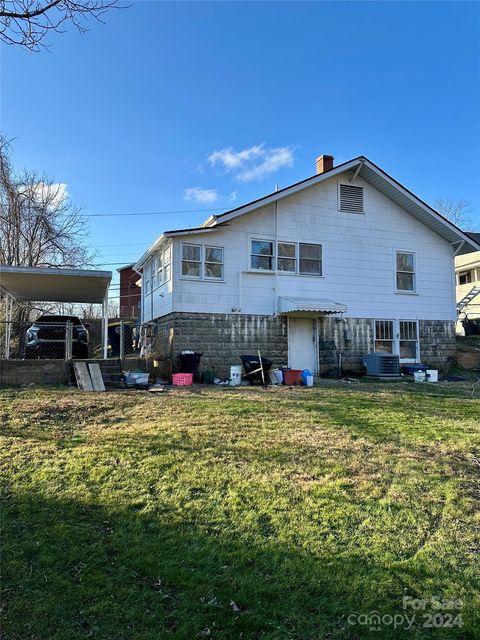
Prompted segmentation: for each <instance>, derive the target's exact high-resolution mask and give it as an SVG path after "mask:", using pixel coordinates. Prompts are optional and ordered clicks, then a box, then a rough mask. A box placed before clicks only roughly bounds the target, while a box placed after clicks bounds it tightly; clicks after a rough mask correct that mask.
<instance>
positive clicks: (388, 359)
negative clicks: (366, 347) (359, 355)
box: [363, 353, 400, 377]
mask: <svg viewBox="0 0 480 640" xmlns="http://www.w3.org/2000/svg"><path fill="white" fill-rule="evenodd" d="M363 367H364V369H365V371H366V374H367V376H381V377H386V376H391V377H397V376H399V375H400V358H399V356H396V355H393V353H368V354H367V355H365V356H363Z"/></svg>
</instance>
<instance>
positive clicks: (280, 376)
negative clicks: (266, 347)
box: [273, 369, 283, 384]
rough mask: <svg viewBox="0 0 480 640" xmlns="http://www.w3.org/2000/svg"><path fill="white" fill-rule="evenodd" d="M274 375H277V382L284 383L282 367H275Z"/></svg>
mask: <svg viewBox="0 0 480 640" xmlns="http://www.w3.org/2000/svg"><path fill="white" fill-rule="evenodd" d="M273 375H274V376H275V380H276V381H277V384H283V371H282V370H281V369H275V371H274V372H273Z"/></svg>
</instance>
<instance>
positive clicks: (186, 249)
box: [168, 243, 224, 280]
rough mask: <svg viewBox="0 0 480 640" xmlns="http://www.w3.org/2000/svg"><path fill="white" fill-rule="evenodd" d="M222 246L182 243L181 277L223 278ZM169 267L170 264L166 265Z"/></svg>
mask: <svg viewBox="0 0 480 640" xmlns="http://www.w3.org/2000/svg"><path fill="white" fill-rule="evenodd" d="M223 267H224V250H223V247H213V246H205V247H204V246H203V245H201V244H188V243H185V244H182V277H183V278H198V279H199V280H223ZM168 268H170V264H169V265H168Z"/></svg>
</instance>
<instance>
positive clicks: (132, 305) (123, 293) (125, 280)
mask: <svg viewBox="0 0 480 640" xmlns="http://www.w3.org/2000/svg"><path fill="white" fill-rule="evenodd" d="M132 267H133V263H132V264H126V265H125V266H124V267H120V269H117V271H118V273H119V274H120V294H119V295H120V318H121V319H123V320H130V319H136V318H138V317H139V314H140V301H141V288H140V276H139V274H138V273H137V272H136V271H134V270H133V269H132Z"/></svg>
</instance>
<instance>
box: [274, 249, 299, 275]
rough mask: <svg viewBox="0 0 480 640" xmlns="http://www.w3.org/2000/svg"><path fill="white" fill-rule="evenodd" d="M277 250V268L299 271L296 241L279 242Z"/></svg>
mask: <svg viewBox="0 0 480 640" xmlns="http://www.w3.org/2000/svg"><path fill="white" fill-rule="evenodd" d="M277 246H278V250H277V256H278V257H277V269H278V270H279V271H288V272H289V273H296V272H297V245H296V243H295V242H279V243H278V245H277Z"/></svg>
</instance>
